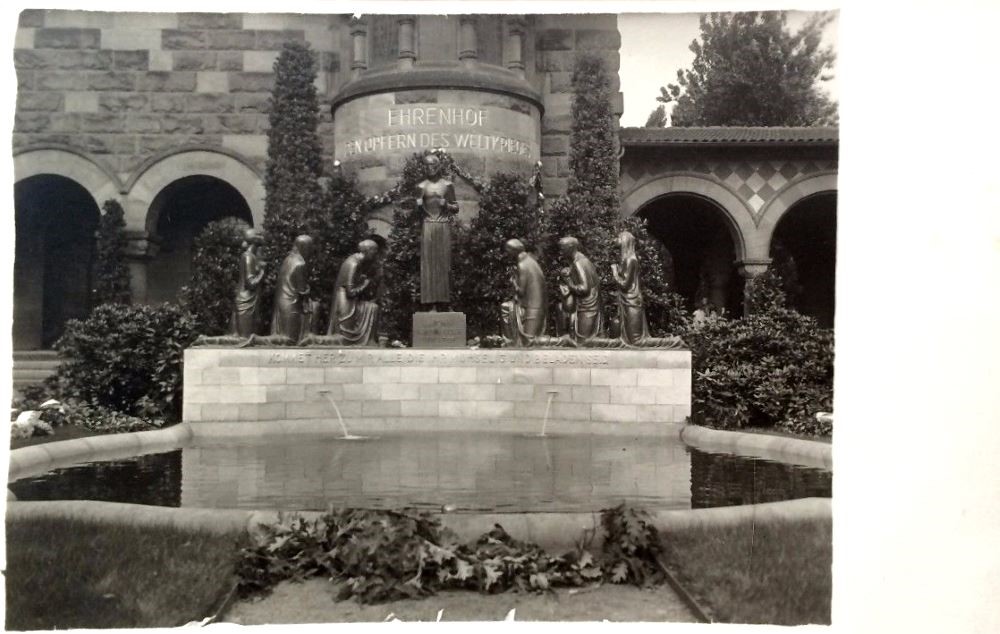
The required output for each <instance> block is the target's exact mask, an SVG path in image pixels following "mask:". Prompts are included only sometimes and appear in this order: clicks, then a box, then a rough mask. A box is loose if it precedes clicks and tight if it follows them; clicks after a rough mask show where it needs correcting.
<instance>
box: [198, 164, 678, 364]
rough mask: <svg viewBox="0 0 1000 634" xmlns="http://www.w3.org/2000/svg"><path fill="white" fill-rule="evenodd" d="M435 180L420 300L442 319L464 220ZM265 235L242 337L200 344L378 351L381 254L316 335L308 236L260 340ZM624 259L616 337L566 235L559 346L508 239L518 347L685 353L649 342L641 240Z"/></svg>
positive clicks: (535, 276) (427, 201) (445, 183)
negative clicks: (458, 227) (455, 225)
mask: <svg viewBox="0 0 1000 634" xmlns="http://www.w3.org/2000/svg"><path fill="white" fill-rule="evenodd" d="M424 167H425V170H426V177H427V178H426V179H425V180H424V181H422V182H421V183H420V184H419V185H418V186H417V191H416V192H415V200H414V203H415V205H414V208H415V211H416V213H420V214H421V215H422V217H423V233H422V236H421V249H420V256H421V257H420V299H421V303H422V304H423V305H424V306H426V307H427V308H428V309H429V310H432V311H438V310H442V311H447V310H448V306H449V302H450V275H451V222H452V219H453V217H454V215H455V214H456V213H457V212H458V202H457V201H456V197H455V188H454V185H453V184H452V183H451V181H449V180H447V179H444V178H442V176H441V165H440V160H439V159H438V158H437V157H436V156H434V155H433V154H430V155H428V156H427V157H426V158H425V164H424ZM261 242H262V239H261V235H260V234H259V233H258V232H257V231H256V230H254V229H248V230H247V231H246V234H245V236H244V245H245V247H244V248H245V250H244V252H243V253H242V254H241V255H240V262H239V280H238V282H237V287H236V302H235V308H234V312H233V318H232V331H233V332H232V334H230V335H225V336H221V337H200V338H199V339H198V341H196V342H195V345H239V346H257V345H302V346H305V345H313V346H337V347H340V346H376V345H378V323H379V305H378V303H377V298H378V296H379V294H378V289H377V285H378V282H377V280H378V275H376V274H375V271H376V266H377V262H376V260H377V257H378V245H377V244H376V243H375V242H374V241H373V240H363V241H361V242H360V243H359V244H358V250H357V252H356V253H354V254H352V255H350V256H348V257H347V258H346V259H345V260H344V262H343V263H342V264H341V265H340V270H339V272H338V274H337V280H336V283H335V285H334V291H333V298H332V302H331V304H332V308H331V311H330V319H329V322H328V324H327V327H326V334H325V335H321V334H314V331H315V330H316V324H314V316H315V314H316V301H315V300H314V299H313V298H312V297H311V293H310V289H309V281H308V275H307V268H306V267H307V262H308V260H309V258H310V257H311V255H312V253H313V246H314V245H313V239H312V238H311V237H310V236H308V235H300V236H298V237H297V238H296V239H295V242H294V244H293V245H292V248H291V250H290V251H289V253H288V255H287V256H286V257H285V259H284V260H283V261H282V263H281V266H280V268H279V269H278V274H277V279H276V282H275V289H274V314H273V316H272V319H271V334H270V335H268V336H261V335H258V334H257V329H258V326H259V323H260V290H261V281H262V280H263V278H264V267H263V263H262V262H261V261H260V258H259V256H258V254H257V249H258V247H259V246H260V244H261ZM618 244H619V247H620V248H621V257H620V260H619V262H618V263H616V264H612V266H611V273H612V276H613V278H614V280H615V283H616V286H617V300H618V317H619V326H620V327H619V331H620V332H619V335H618V336H617V337H612V338H608V337H606V336H605V333H606V330H607V329H606V327H605V323H604V317H603V307H602V301H601V288H600V286H601V284H600V275H599V274H598V271H597V268H596V267H595V266H594V264H593V262H591V261H590V259H589V258H588V257H587V256H586V255H585V254H584V253H583V251H581V249H580V243H579V241H578V240H577V239H576V238H574V237H572V236H566V237H564V238H562V239H561V240H559V251H560V253H561V255H562V256H563V257H564V258H565V260H566V266H565V267H564V268H561V269H560V270H559V281H558V291H559V305H558V315H557V316H556V320H555V321H556V330H557V332H558V333H559V334H558V336H556V337H551V336H547V335H546V334H545V331H546V326H547V322H548V293H547V289H546V280H545V275H544V273H543V271H542V268H541V266H540V265H539V264H538V261H537V260H536V259H535V257H534V256H533V255H532V254H531V253H529V252H528V251H527V250H526V248H525V245H524V243H523V242H522V241H521V240H520V239H517V238H515V239H511V240H508V241H507V242H506V243H505V245H504V248H505V250H506V252H507V254H508V255H509V256H510V258H511V259H512V260H513V265H514V266H513V272H512V275H511V284H512V286H513V297H512V298H511V300H510V301H507V302H504V303H503V304H502V305H501V309H500V312H501V322H502V324H501V327H502V332H503V337H504V339H505V341H506V344H507V345H508V346H511V347H522V348H523V347H553V346H554V347H596V348H621V347H627V348H676V347H680V346H682V345H683V343H682V342H681V340H680V338H678V337H665V338H657V337H651V336H650V335H649V328H648V326H647V324H646V312H645V307H644V306H643V298H642V290H641V289H640V286H639V259H638V257H637V256H636V252H635V236H633V235H632V234H631V233H629V232H628V231H623V232H622V233H621V234H619V236H618Z"/></svg>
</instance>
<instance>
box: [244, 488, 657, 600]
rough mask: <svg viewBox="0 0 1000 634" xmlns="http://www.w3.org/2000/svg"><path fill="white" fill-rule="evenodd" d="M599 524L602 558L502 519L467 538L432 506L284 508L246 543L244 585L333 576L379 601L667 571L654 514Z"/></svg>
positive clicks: (630, 514) (651, 576)
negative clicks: (319, 512) (553, 550)
mask: <svg viewBox="0 0 1000 634" xmlns="http://www.w3.org/2000/svg"><path fill="white" fill-rule="evenodd" d="M601 523H602V526H604V528H605V530H606V533H607V535H606V538H605V543H604V548H603V554H602V556H601V558H602V561H598V560H597V559H595V557H594V556H593V555H592V554H591V553H590V552H588V551H586V550H584V549H583V548H582V547H580V548H577V550H575V551H573V552H569V553H566V554H565V555H562V556H561V557H552V556H551V555H548V554H546V553H545V552H544V551H543V550H542V549H541V548H539V547H538V546H537V545H535V544H531V543H528V542H522V541H519V540H516V539H514V538H512V537H511V536H510V535H509V534H507V532H506V531H505V530H504V529H503V527H501V526H500V525H499V524H496V525H494V527H493V529H492V530H491V531H489V532H488V533H486V534H484V535H482V536H480V537H479V538H478V539H477V540H476V541H474V542H472V543H470V544H460V543H459V542H458V540H457V538H456V536H455V534H454V533H452V532H451V531H450V530H448V529H447V528H443V527H442V526H441V522H440V520H439V519H437V518H436V517H434V516H432V515H429V514H426V513H415V512H409V511H403V512H398V511H378V510H366V509H341V510H331V511H329V512H327V513H326V514H325V515H323V516H322V517H320V518H319V519H317V520H314V521H311V522H310V521H307V520H305V519H304V518H302V517H300V516H295V515H291V516H281V517H279V521H278V523H277V524H275V525H271V526H264V527H262V530H261V532H260V533H258V535H257V536H256V537H255V543H254V544H252V545H251V546H250V547H248V548H245V549H243V550H242V551H241V556H240V560H239V562H238V564H237V575H238V577H239V591H240V593H241V594H242V595H243V596H253V595H259V594H263V593H266V592H268V591H270V589H271V588H272V587H274V585H276V584H277V583H279V582H281V581H284V580H293V581H298V580H303V579H307V578H309V577H317V576H325V577H329V578H330V579H331V580H332V581H334V582H337V583H340V584H342V585H341V587H340V598H341V599H346V598H348V597H356V598H357V599H358V601H359V602H361V603H377V602H382V601H392V600H395V599H403V598H413V597H419V596H427V595H431V594H434V593H435V592H437V591H438V590H442V589H469V590H478V591H479V592H484V593H496V592H503V591H505V590H509V589H515V588H516V589H518V590H521V591H531V592H543V591H547V590H551V589H553V588H556V587H566V586H582V585H586V584H589V583H596V582H599V581H601V580H602V579H604V578H605V577H607V579H608V580H610V581H612V582H614V583H638V584H640V585H649V584H652V583H657V582H659V581H661V580H662V575H660V574H658V573H657V572H656V571H658V570H659V565H658V564H657V562H656V561H655V558H656V557H658V556H659V554H660V552H661V551H662V548H661V547H660V545H659V536H658V533H657V531H656V530H655V528H653V527H652V525H651V524H650V523H649V522H648V516H647V515H646V514H644V513H642V512H641V511H635V510H633V509H627V508H625V507H624V506H620V507H617V508H614V509H608V510H605V511H602V520H601Z"/></svg>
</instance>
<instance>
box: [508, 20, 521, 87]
mask: <svg viewBox="0 0 1000 634" xmlns="http://www.w3.org/2000/svg"><path fill="white" fill-rule="evenodd" d="M524 31H525V26H524V18H522V17H520V16H515V17H511V18H508V19H507V41H506V46H505V47H504V48H505V50H504V58H505V59H506V60H507V70H509V71H511V72H512V73H514V74H515V75H517V76H518V77H520V78H521V79H524Z"/></svg>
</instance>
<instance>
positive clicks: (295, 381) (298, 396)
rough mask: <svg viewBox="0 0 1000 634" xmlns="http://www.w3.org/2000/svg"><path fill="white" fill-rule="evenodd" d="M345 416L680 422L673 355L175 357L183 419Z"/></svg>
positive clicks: (682, 371)
mask: <svg viewBox="0 0 1000 634" xmlns="http://www.w3.org/2000/svg"><path fill="white" fill-rule="evenodd" d="M324 391H325V392H329V394H330V396H331V397H332V398H333V399H334V400H335V401H336V402H337V404H338V406H339V408H340V411H341V413H342V414H343V416H344V418H345V419H346V420H347V421H348V424H350V421H351V419H355V420H358V419H365V420H368V419H378V420H386V421H389V420H391V421H394V422H395V423H397V424H402V425H403V426H404V427H405V425H406V421H407V420H410V421H412V423H413V424H414V425H418V424H422V425H426V424H428V422H430V423H431V424H433V421H436V420H446V421H451V423H452V424H454V423H455V422H456V421H461V420H471V421H483V420H495V421H498V422H499V421H503V422H511V421H521V422H524V421H538V422H540V421H541V419H542V418H543V417H544V415H545V409H546V404H547V400H548V397H549V395H550V394H551V395H552V398H553V400H552V404H551V408H550V411H549V416H550V419H551V420H553V421H562V422H586V423H609V424H613V423H618V424H627V423H681V422H684V420H685V418H686V417H687V416H689V415H690V412H691V353H690V352H688V351H677V350H636V351H630V350H413V349H406V350H385V349H371V350H358V349H355V350H350V349H341V350H336V349H289V348H286V349H270V350H265V349H240V350H234V349H213V348H193V349H189V350H187V351H185V353H184V420H185V421H188V422H222V421H270V420H300V419H332V417H333V410H332V409H331V406H330V403H329V402H328V401H327V400H326V398H327V397H326V396H325V395H324V393H323V392H324Z"/></svg>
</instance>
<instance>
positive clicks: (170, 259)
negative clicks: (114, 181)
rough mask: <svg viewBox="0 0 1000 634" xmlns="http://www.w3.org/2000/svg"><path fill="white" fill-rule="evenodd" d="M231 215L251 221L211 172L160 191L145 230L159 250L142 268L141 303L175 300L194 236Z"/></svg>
mask: <svg viewBox="0 0 1000 634" xmlns="http://www.w3.org/2000/svg"><path fill="white" fill-rule="evenodd" d="M229 216H233V217H236V218H239V219H240V220H243V221H245V222H246V223H247V224H249V225H251V226H252V225H253V217H252V215H251V213H250V207H249V205H247V202H246V200H244V199H243V196H242V195H240V193H239V191H237V190H236V188H235V187H233V186H232V185H230V184H229V183H227V182H225V181H223V180H220V179H218V178H215V177H212V176H187V177H185V178H181V179H179V180H176V181H174V182H172V183H170V184H169V185H167V186H166V187H164V188H163V190H161V191H160V193H159V194H157V195H156V198H154V199H153V203H152V205H150V210H149V216H148V220H147V231H149V232H150V233H151V234H152V235H153V236H154V237H153V240H154V241H155V242H156V243H157V244H158V246H159V249H158V252H157V254H156V256H155V257H153V258H152V259H151V260H150V261H149V263H148V264H147V268H146V287H147V295H146V301H147V303H150V304H160V303H163V302H175V301H177V298H178V295H179V294H180V290H181V287H182V286H184V285H185V284H187V282H188V280H189V279H191V257H192V256H193V255H194V248H193V247H194V239H195V238H196V237H197V236H198V234H199V233H200V232H201V230H202V229H204V228H205V225H207V224H208V223H210V222H213V221H215V220H221V219H223V218H226V217H229Z"/></svg>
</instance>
